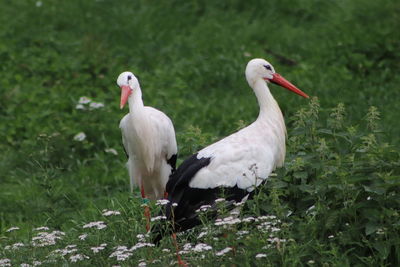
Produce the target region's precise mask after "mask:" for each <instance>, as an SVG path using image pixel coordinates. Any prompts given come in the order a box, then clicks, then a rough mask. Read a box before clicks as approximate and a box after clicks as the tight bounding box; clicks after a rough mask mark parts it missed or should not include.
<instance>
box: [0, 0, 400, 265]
mask: <svg viewBox="0 0 400 267" xmlns="http://www.w3.org/2000/svg"><path fill="white" fill-rule="evenodd" d="M399 14H400V2H398V1H387V0H376V1H372V0H371V1H368V0H363V1H362V0H354V1H344V0H339V1H326V0H324V1H322V0H320V1H305V0H298V1H289V0H281V1H276V0H273V1H253V0H249V1H239V0H231V1H152V0H147V1H145V0H138V1H128V0H121V1H106V0H98V1H94V0H91V1H76V0H71V1H61V2H60V1H54V0H42V1H28V0H20V1H11V0H3V1H1V2H0V63H1V64H0V140H1V142H0V151H1V153H0V266H8V262H9V261H8V260H10V262H11V263H10V264H12V266H20V265H21V264H22V263H25V264H30V265H32V266H33V265H35V263H36V264H37V265H38V264H39V262H40V263H42V265H44V266H49V265H50V266H60V265H64V266H69V265H70V266H76V265H82V266H112V265H121V266H136V265H140V266H145V265H146V264H147V265H148V266H166V265H168V264H175V263H174V262H175V256H174V247H173V245H172V242H171V240H169V238H165V239H164V240H163V242H162V243H161V245H160V246H159V247H153V246H152V245H150V244H149V243H148V242H149V241H150V237H149V236H140V234H144V233H145V227H144V219H143V208H142V207H141V206H140V205H141V204H142V203H141V199H140V194H139V191H136V192H134V194H133V195H132V194H131V193H129V178H128V174H127V171H126V169H125V160H126V158H125V155H124V153H123V150H122V144H121V133H120V130H119V128H118V124H119V120H120V119H121V118H122V117H123V115H124V114H125V113H126V112H127V109H124V110H120V109H119V94H120V89H119V88H118V87H117V86H116V83H115V81H116V78H117V76H118V74H119V73H120V72H122V71H125V70H130V71H132V72H133V73H135V74H136V75H137V76H138V78H139V80H140V81H141V86H142V90H143V95H144V102H145V104H147V105H150V106H154V107H157V108H158V109H160V110H162V111H164V112H165V113H166V114H167V115H168V116H169V117H170V118H171V119H172V121H173V122H174V125H175V129H176V132H177V141H178V146H179V159H178V163H180V162H182V160H183V159H184V158H185V157H187V156H188V155H190V154H191V153H193V152H195V151H197V150H198V149H200V148H201V147H204V146H206V145H207V144H210V143H211V142H213V141H215V140H217V139H219V138H221V137H224V136H226V135H228V134H230V133H231V132H233V131H235V130H236V129H238V128H240V127H243V126H244V125H247V124H249V123H251V122H252V121H253V120H255V118H256V116H257V113H258V107H257V102H256V99H255V96H254V94H253V93H252V91H251V89H250V88H249V87H248V85H247V83H246V81H245V77H244V69H245V66H246V64H247V62H248V61H249V60H250V59H251V58H254V57H262V58H265V59H267V60H268V61H270V62H271V63H272V64H273V65H274V67H275V69H276V70H277V71H278V72H279V73H281V74H282V75H284V76H285V77H286V78H287V79H288V80H290V81H292V82H293V83H294V84H296V85H297V86H298V87H299V88H300V89H302V90H303V91H304V92H306V93H307V94H309V95H310V96H313V98H312V99H311V100H306V99H303V98H301V97H299V96H297V95H295V94H291V93H289V92H288V91H287V90H281V89H280V88H279V87H277V86H274V85H272V86H270V88H271V91H272V93H273V94H274V96H275V97H276V99H277V101H278V103H279V104H280V107H281V109H282V111H283V113H284V115H285V118H286V124H287V128H288V151H287V158H286V164H285V166H284V167H283V168H281V169H279V170H277V176H274V177H271V179H270V182H269V183H268V185H267V186H266V187H265V188H262V189H260V190H259V192H258V193H257V194H256V196H255V198H254V199H253V200H251V201H249V202H248V203H246V204H245V205H244V207H243V209H242V212H241V214H240V216H239V221H229V216H230V215H229V212H230V211H226V210H224V209H223V207H222V208H221V210H222V215H221V216H225V218H228V219H226V220H225V221H222V222H220V223H215V222H214V221H210V220H209V219H207V218H206V216H204V224H203V226H202V227H199V228H196V229H194V230H193V231H191V232H189V233H184V234H182V235H180V236H179V237H178V240H179V243H180V245H181V246H182V249H183V254H182V257H183V258H184V259H185V261H187V262H188V263H189V264H190V265H192V266H204V265H209V266H255V265H260V266H265V265H270V266H282V265H283V266H295V265H300V266H303V265H315V266H337V265H339V264H341V265H345V266H350V265H351V266H365V265H369V266H396V265H399V264H400V195H399V194H400V153H399V149H398V148H399V144H400V139H399V137H398V132H399V131H400V124H399V123H398V116H399V112H400V109H399V106H398V100H399V99H400V90H399V88H400V87H399V84H400V76H399V74H398V73H399V70H400V49H399V48H400V39H399V34H400V31H399V29H400V15H399ZM83 96H86V97H88V98H90V99H91V101H92V107H90V103H88V104H84V105H83V109H82V108H79V106H78V108H77V105H78V104H79V100H80V98H81V97H83ZM93 103H102V104H104V106H103V107H101V106H100V107H97V106H96V104H93ZM82 132H83V133H84V134H85V136H86V138H85V139H84V140H82V141H79V140H74V137H76V136H77V135H78V134H79V133H82ZM75 139H76V138H75ZM151 206H152V211H153V214H155V213H156V212H157V210H158V209H159V207H158V206H156V205H155V203H151ZM104 210H113V211H119V213H120V214H119V215H112V216H106V215H107V213H106V211H104ZM103 214H105V215H103ZM95 221H103V222H104V224H102V223H99V224H98V225H97V227H98V228H100V229H97V228H96V226H93V227H94V228H90V226H91V225H87V224H88V223H89V222H95ZM85 225H86V227H84V226H85ZM101 225H106V226H107V227H106V228H102V226H101ZM42 226H46V227H48V228H49V230H46V229H42V230H40V229H39V230H34V228H37V227H42ZM11 227H19V228H20V229H19V230H14V231H7V230H9V229H10V228H11ZM53 231H62V232H61V233H60V232H53ZM39 232H42V234H39ZM44 232H47V234H44ZM63 234H64V235H63ZM84 234H87V237H85V238H84V236H82V235H84ZM138 235H139V236H138ZM79 236H80V238H79ZM223 236H226V238H223ZM46 238H47V239H46ZM20 243H21V244H20ZM53 243H54V244H53ZM104 244H106V245H104ZM189 244H190V245H189ZM68 246H69V247H68ZM118 246H120V247H118ZM122 246H126V247H125V248H124V247H122ZM100 247H101V248H100ZM96 248H97V249H96ZM97 251H98V252H97ZM26 266H27V265H26Z"/></svg>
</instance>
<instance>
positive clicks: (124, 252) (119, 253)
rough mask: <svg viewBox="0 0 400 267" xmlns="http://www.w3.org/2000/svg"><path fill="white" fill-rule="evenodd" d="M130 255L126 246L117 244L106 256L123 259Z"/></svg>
mask: <svg viewBox="0 0 400 267" xmlns="http://www.w3.org/2000/svg"><path fill="white" fill-rule="evenodd" d="M130 256H132V253H131V252H130V251H129V250H128V248H127V247H126V246H118V247H116V249H115V251H114V252H113V253H111V255H110V256H108V257H109V258H116V260H117V261H125V260H126V259H128V258H129V257H130Z"/></svg>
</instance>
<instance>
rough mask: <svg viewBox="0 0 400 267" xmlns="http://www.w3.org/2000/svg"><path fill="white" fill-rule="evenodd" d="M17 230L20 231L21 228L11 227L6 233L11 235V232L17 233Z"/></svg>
mask: <svg viewBox="0 0 400 267" xmlns="http://www.w3.org/2000/svg"><path fill="white" fill-rule="evenodd" d="M16 230H19V227H18V226H13V227H11V228H8V229H7V230H6V232H7V233H9V232H12V231H16Z"/></svg>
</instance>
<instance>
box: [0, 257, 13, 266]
mask: <svg viewBox="0 0 400 267" xmlns="http://www.w3.org/2000/svg"><path fill="white" fill-rule="evenodd" d="M0 266H1V267H6V266H11V260H10V259H0Z"/></svg>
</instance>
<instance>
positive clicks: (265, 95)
mask: <svg viewBox="0 0 400 267" xmlns="http://www.w3.org/2000/svg"><path fill="white" fill-rule="evenodd" d="M250 86H252V88H253V90H254V93H255V94H256V97H257V101H258V105H259V106H260V113H259V115H258V119H257V120H265V119H266V118H267V117H271V116H275V115H277V116H278V117H282V112H281V110H280V109H279V105H278V103H277V102H276V100H275V98H274V97H273V96H272V94H271V92H270V90H269V88H268V86H267V84H266V82H265V81H264V80H263V79H258V80H256V81H255V82H254V84H252V85H250ZM282 119H283V118H282Z"/></svg>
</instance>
